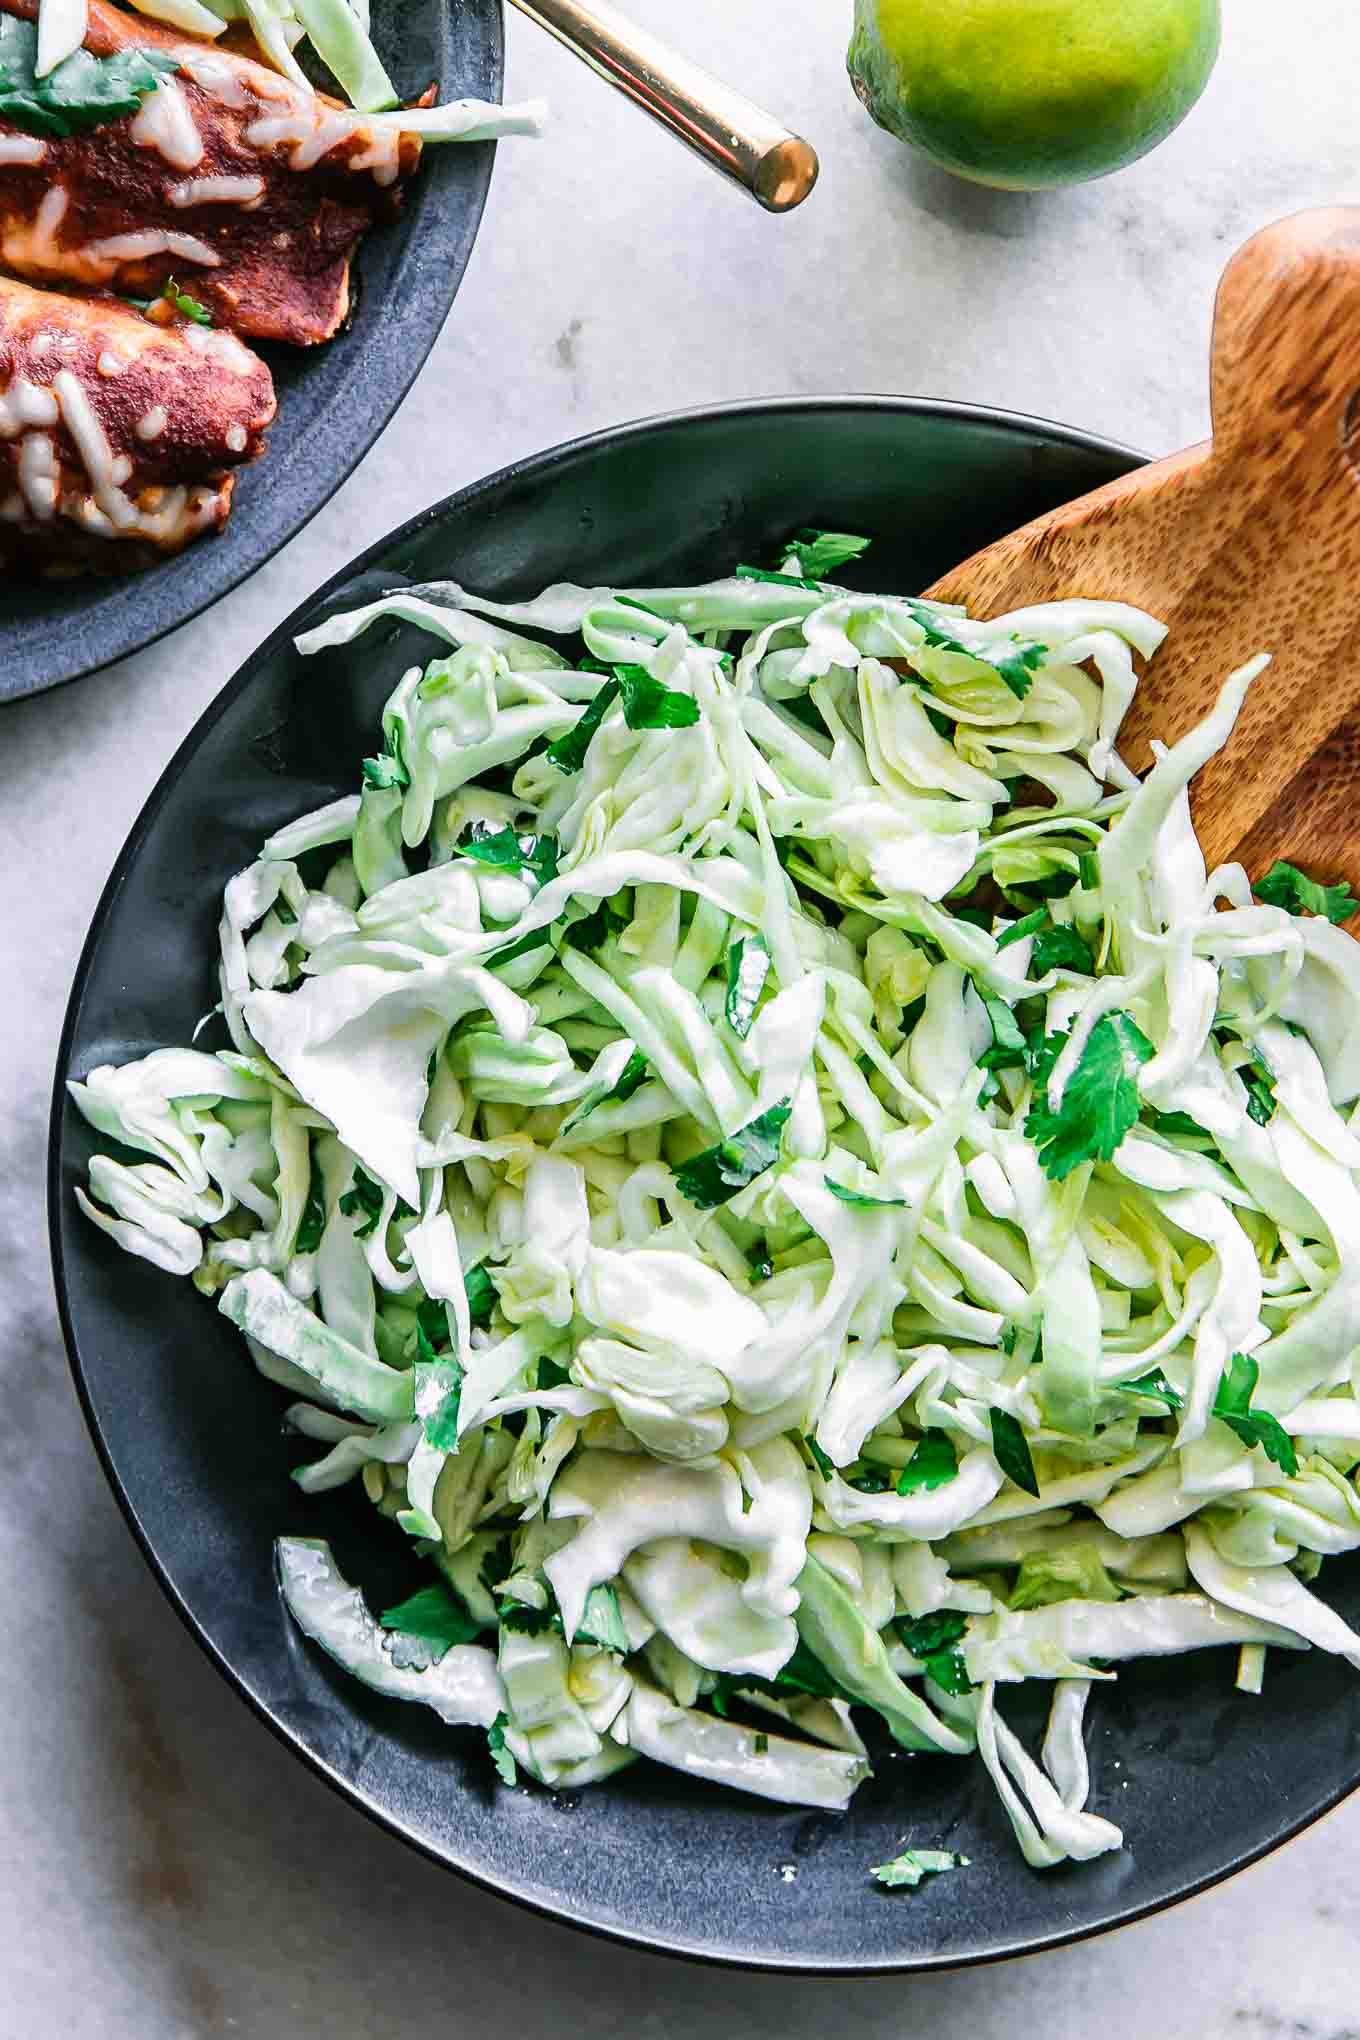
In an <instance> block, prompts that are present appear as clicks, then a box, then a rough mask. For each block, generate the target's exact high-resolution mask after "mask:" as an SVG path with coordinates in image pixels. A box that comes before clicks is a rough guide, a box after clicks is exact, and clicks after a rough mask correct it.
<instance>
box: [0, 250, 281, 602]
mask: <svg viewBox="0 0 1360 2040" xmlns="http://www.w3.org/2000/svg"><path fill="white" fill-rule="evenodd" d="M168 309H169V308H168V307H167V310H168ZM274 411H275V399H274V385H273V379H272V377H271V375H270V373H269V370H268V368H267V367H266V365H265V364H264V362H263V361H261V360H260V359H259V357H258V356H257V355H255V354H253V353H252V352H251V350H250V349H249V348H248V347H245V346H243V345H242V343H241V342H240V341H239V340H237V339H236V338H234V336H233V335H231V334H229V333H221V332H217V331H213V330H209V329H207V328H205V327H202V326H198V325H195V324H193V323H189V322H186V323H179V322H173V323H170V324H167V325H161V324H158V323H155V322H154V321H153V320H151V319H148V318H143V317H142V316H141V315H140V314H139V313H138V312H136V311H133V310H131V309H130V308H129V307H127V306H125V305H122V304H119V303H118V302H117V301H116V300H113V299H109V298H97V297H88V298H82V297H73V296H68V295H64V294H62V293H58V292H55V291H48V290H34V289H31V288H30V287H29V286H28V285H27V284H24V283H19V282H14V281H10V280H5V279H0V569H6V570H9V571H13V570H14V569H16V568H19V567H25V566H37V567H39V568H43V569H46V570H48V571H50V570H51V569H52V568H53V567H54V566H55V567H59V568H64V569H67V570H79V569H89V568H92V567H99V568H110V569H120V570H121V569H123V568H126V567H130V566H142V565H148V564H150V563H151V562H152V561H154V560H156V559H158V558H162V557H164V556H165V555H167V554H169V553H174V552H178V551H180V550H181V549H182V548H183V547H184V546H186V545H188V544H189V543H190V542H191V541H192V540H193V539H195V538H196V537H198V536H199V535H200V534H201V533H203V532H206V531H212V530H220V529H221V527H222V526H223V525H224V524H225V523H226V520H227V515H228V511H229V509H230V504H231V494H232V489H233V486H234V482H235V470H236V469H238V468H240V467H242V466H243V465H245V464H246V463H247V462H249V461H252V460H254V459H255V458H256V457H257V455H259V454H260V453H261V452H262V451H263V448H264V438H265V430H266V428H267V426H268V425H269V422H270V420H271V419H272V418H273V416H274Z"/></svg>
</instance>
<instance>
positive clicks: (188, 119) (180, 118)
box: [128, 78, 203, 170]
mask: <svg viewBox="0 0 1360 2040" xmlns="http://www.w3.org/2000/svg"><path fill="white" fill-rule="evenodd" d="M128 132H129V134H130V135H131V136H132V139H133V141H134V142H135V143H136V144H137V146H138V148H139V149H156V150H158V151H159V153H160V154H161V155H162V156H164V158H165V160H166V162H167V163H169V164H170V165H171V166H172V167H173V168H174V169H176V170H192V169H193V167H194V165H195V164H196V163H201V162H202V161H203V137H202V135H201V134H200V133H199V131H198V125H197V123H196V121H195V120H194V116H193V109H192V108H191V107H190V105H189V102H188V100H187V99H186V98H185V96H184V88H183V86H181V85H177V84H176V83H175V81H174V79H173V78H162V79H161V81H160V84H159V85H158V86H157V87H156V89H155V91H154V92H151V93H149V94H148V95H147V97H146V98H145V99H144V100H143V101H142V104H141V109H140V111H139V112H138V114H137V116H136V118H135V119H134V121H133V123H132V126H131V127H130V128H129V130H128Z"/></svg>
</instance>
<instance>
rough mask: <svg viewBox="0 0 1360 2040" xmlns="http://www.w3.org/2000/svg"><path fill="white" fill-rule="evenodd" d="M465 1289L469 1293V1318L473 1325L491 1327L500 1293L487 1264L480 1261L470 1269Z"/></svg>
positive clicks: (466, 1276)
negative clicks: (492, 1314)
mask: <svg viewBox="0 0 1360 2040" xmlns="http://www.w3.org/2000/svg"><path fill="white" fill-rule="evenodd" d="M463 1288H464V1289H465V1290H466V1291H467V1305H468V1317H469V1318H470V1319H471V1321H472V1323H473V1324H474V1325H478V1326H484V1325H489V1324H490V1322H491V1313H492V1311H494V1310H495V1308H496V1303H497V1297H498V1292H497V1289H496V1285H495V1283H494V1282H493V1281H492V1280H491V1275H490V1271H489V1270H488V1268H487V1266H486V1264H485V1262H482V1261H479V1262H478V1264H477V1266H476V1267H475V1268H469V1269H468V1271H467V1273H466V1274H465V1275H464V1277H463Z"/></svg>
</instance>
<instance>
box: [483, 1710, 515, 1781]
mask: <svg viewBox="0 0 1360 2040" xmlns="http://www.w3.org/2000/svg"><path fill="white" fill-rule="evenodd" d="M509 1726H510V1716H509V1715H508V1714H498V1715H497V1716H496V1719H495V1720H494V1721H493V1722H492V1724H491V1726H490V1728H489V1729H488V1730H487V1732H486V1746H487V1748H488V1749H489V1750H490V1752H491V1761H492V1763H493V1764H494V1765H495V1766H496V1775H497V1777H498V1778H499V1779H500V1781H501V1783H502V1784H503V1785H517V1784H518V1783H519V1772H518V1770H517V1769H516V1766H515V1759H514V1756H513V1754H512V1753H511V1751H510V1750H509V1749H508V1748H507V1746H506V1741H505V1731H506V1729H507V1728H509Z"/></svg>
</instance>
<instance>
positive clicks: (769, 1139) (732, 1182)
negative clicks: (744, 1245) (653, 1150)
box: [675, 1098, 792, 1211]
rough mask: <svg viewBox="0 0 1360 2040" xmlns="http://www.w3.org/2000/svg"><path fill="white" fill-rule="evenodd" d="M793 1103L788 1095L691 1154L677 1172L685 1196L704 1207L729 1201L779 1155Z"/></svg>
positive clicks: (776, 1159) (682, 1193)
mask: <svg viewBox="0 0 1360 2040" xmlns="http://www.w3.org/2000/svg"><path fill="white" fill-rule="evenodd" d="M791 1110H792V1107H791V1106H790V1104H789V1101H788V1099H787V1098H784V1099H781V1101H780V1102H779V1104H778V1105H771V1107H770V1108H769V1110H768V1112H762V1113H761V1114H760V1115H759V1117H758V1118H755V1119H752V1120H749V1121H748V1122H747V1124H746V1125H745V1126H742V1127H739V1128H738V1129H737V1131H736V1132H735V1133H732V1134H729V1135H728V1137H727V1139H726V1140H720V1141H718V1142H717V1143H716V1145H715V1146H713V1147H711V1148H705V1149H704V1150H703V1152H702V1153H701V1154H697V1155H691V1157H690V1159H689V1160H688V1161H687V1162H685V1163H683V1164H682V1165H681V1167H680V1168H678V1169H677V1170H676V1172H675V1184H676V1188H677V1189H678V1190H679V1192H680V1194H681V1196H682V1197H687V1198H688V1199H689V1201H690V1203H691V1204H697V1205H698V1207H699V1209H700V1210H701V1211H712V1210H713V1209H714V1208H715V1207H716V1206H717V1205H719V1204H726V1203H727V1201H728V1199H729V1198H731V1197H735V1196H736V1194H737V1192H738V1190H744V1189H745V1188H746V1185H747V1184H748V1183H753V1182H754V1181H755V1179H756V1177H757V1176H761V1175H763V1174H764V1173H765V1171H766V1169H768V1168H770V1167H771V1166H772V1165H773V1164H774V1163H775V1162H777V1161H778V1159H779V1140H780V1135H781V1134H782V1132H783V1130H784V1126H785V1123H786V1122H787V1120H788V1118H789V1114H790V1112H791Z"/></svg>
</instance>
